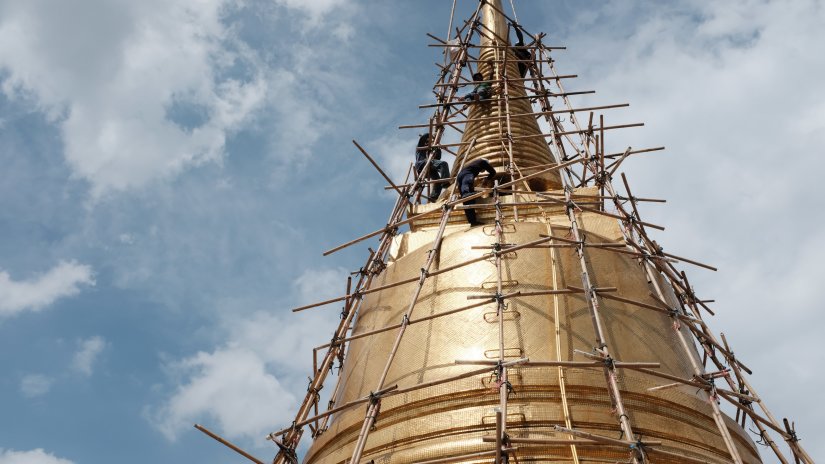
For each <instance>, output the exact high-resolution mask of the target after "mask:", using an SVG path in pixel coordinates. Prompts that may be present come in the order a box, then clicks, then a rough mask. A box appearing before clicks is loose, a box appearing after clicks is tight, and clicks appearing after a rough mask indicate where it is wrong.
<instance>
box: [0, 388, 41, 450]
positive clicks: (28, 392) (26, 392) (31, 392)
mask: <svg viewBox="0 0 825 464" xmlns="http://www.w3.org/2000/svg"><path fill="white" fill-rule="evenodd" d="M52 383H54V379H52V378H51V377H47V376H45V375H42V374H28V375H24V376H23V378H22V379H20V393H22V394H23V396H25V397H26V398H35V397H38V396H43V395H45V394H46V393H48V392H49V390H51V388H52ZM0 462H2V461H0Z"/></svg>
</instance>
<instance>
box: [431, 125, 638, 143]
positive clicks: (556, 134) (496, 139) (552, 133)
mask: <svg viewBox="0 0 825 464" xmlns="http://www.w3.org/2000/svg"><path fill="white" fill-rule="evenodd" d="M644 125H645V124H644V123H643V122H637V123H633V124H619V125H616V126H605V127H594V128H593V130H594V131H600V130H614V129H627V128H630V127H643V126H644ZM588 132H590V129H589V128H588V129H581V130H572V131H566V132H551V133H549V134H533V135H517V136H515V137H512V139H513V140H514V141H515V140H524V139H539V138H547V137H555V136H561V135H572V134H586V133H588ZM508 140H510V138H506V137H500V138H493V139H479V140H478V144H482V143H491V142H492V143H500V142H506V141H508ZM469 144H470V142H457V143H445V144H440V145H430V148H448V147H461V146H464V145H469Z"/></svg>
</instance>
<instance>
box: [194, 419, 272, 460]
mask: <svg viewBox="0 0 825 464" xmlns="http://www.w3.org/2000/svg"><path fill="white" fill-rule="evenodd" d="M195 428H196V429H198V430H200V431H201V432H203V433H205V434H206V435H208V436H210V437H212V438H213V439H215V441H217V442H218V443H220V444H222V445H224V446H226V447H227V448H229V449H231V450H232V451H234V452H236V453H238V454H240V455H241V456H243V457H245V458H246V459H249V460H250V461H252V462H254V463H255V464H264V463H263V461H261V460H260V459H258V458H256V457H255V456H252V455H251V454H249V453H247V452H246V451H244V450H242V449H241V448H239V447H238V446H236V445H235V444H233V443H231V442H230V441H228V440H226V439H225V438H223V437H221V436H220V435H218V434H216V433H214V432H212V431H211V430H209V429H207V428H206V427H204V426H202V425H200V424H195Z"/></svg>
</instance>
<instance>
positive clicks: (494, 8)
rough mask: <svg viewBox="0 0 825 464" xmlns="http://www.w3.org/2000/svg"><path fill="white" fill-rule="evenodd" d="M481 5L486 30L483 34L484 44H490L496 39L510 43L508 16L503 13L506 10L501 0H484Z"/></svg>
mask: <svg viewBox="0 0 825 464" xmlns="http://www.w3.org/2000/svg"><path fill="white" fill-rule="evenodd" d="M482 1H483V4H482V7H481V15H482V19H481V21H482V24H484V32H485V34H482V35H481V37H482V40H481V42H482V44H484V45H489V44H491V43H492V42H493V41H494V40H495V41H497V42H501V43H509V40H508V37H507V33H508V28H507V18H505V15H504V14H502V12H503V11H504V9H503V7H502V5H501V0H482Z"/></svg>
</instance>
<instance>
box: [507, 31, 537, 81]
mask: <svg viewBox="0 0 825 464" xmlns="http://www.w3.org/2000/svg"><path fill="white" fill-rule="evenodd" d="M510 25H511V26H513V30H514V31H516V37H518V42H516V44H515V45H513V47H514V48H513V54H515V55H516V59H517V60H518V73H519V74H521V77H522V78H523V77H524V76H526V75H527V69H529V67H528V66H527V64H528V63H527V62H526V61H525V60H532V59H533V54H532V53H530V50H527V49H526V48H522V47H524V36H523V35H522V34H521V26H519V25H518V24H516V23H510Z"/></svg>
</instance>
